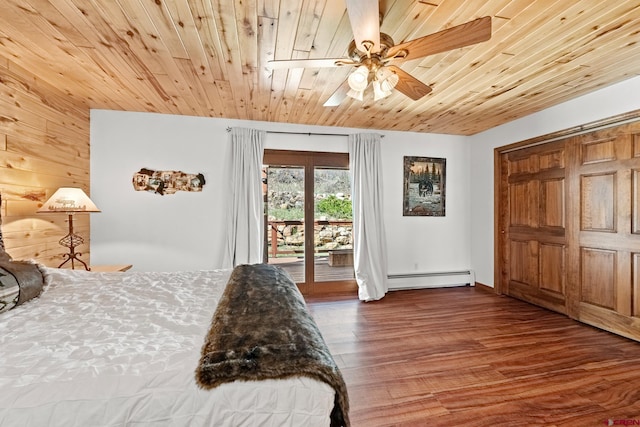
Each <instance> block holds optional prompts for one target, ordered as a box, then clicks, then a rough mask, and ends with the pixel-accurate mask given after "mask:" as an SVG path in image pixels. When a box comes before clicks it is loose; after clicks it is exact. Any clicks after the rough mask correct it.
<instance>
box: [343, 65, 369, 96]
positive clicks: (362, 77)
mask: <svg viewBox="0 0 640 427" xmlns="http://www.w3.org/2000/svg"><path fill="white" fill-rule="evenodd" d="M348 81H349V87H350V88H351V89H353V90H354V91H356V92H360V91H363V90H365V89H366V88H367V86H368V85H369V69H368V68H367V66H366V65H361V66H359V67H358V68H356V69H355V71H354V72H353V73H351V75H349V79H348Z"/></svg>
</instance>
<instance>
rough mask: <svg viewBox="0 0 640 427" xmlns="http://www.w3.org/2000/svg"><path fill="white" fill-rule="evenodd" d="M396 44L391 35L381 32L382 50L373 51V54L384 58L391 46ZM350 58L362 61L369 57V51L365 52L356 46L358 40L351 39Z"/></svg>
mask: <svg viewBox="0 0 640 427" xmlns="http://www.w3.org/2000/svg"><path fill="white" fill-rule="evenodd" d="M394 45H395V44H394V42H393V39H392V38H391V36H390V35H388V34H386V33H380V51H379V52H375V53H372V54H371V56H374V55H376V56H378V57H379V58H384V56H385V55H386V53H387V50H389V48H390V47H393V46H394ZM349 58H351V60H353V61H356V62H361V61H362V60H364V59H365V58H367V52H363V51H361V50H360V49H358V48H357V47H356V41H355V40H351V43H349Z"/></svg>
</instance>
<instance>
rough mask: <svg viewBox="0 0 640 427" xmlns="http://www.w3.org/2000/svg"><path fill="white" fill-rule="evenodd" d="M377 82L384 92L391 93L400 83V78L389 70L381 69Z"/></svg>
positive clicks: (377, 74)
mask: <svg viewBox="0 0 640 427" xmlns="http://www.w3.org/2000/svg"><path fill="white" fill-rule="evenodd" d="M376 80H378V81H379V82H380V88H381V90H382V91H384V92H391V90H393V88H394V87H396V85H397V84H398V82H399V81H400V77H399V76H398V75H397V74H396V73H394V72H393V71H389V70H388V69H387V68H384V67H383V68H380V69H379V70H378V72H377V73H376Z"/></svg>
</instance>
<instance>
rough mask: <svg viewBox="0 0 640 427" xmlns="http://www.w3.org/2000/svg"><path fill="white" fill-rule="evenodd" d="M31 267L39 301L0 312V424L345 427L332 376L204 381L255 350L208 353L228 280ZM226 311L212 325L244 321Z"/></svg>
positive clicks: (222, 274) (215, 275)
mask: <svg viewBox="0 0 640 427" xmlns="http://www.w3.org/2000/svg"><path fill="white" fill-rule="evenodd" d="M0 250H1V248H0ZM5 261H7V260H5ZM7 262H9V261H7ZM5 265H6V263H5ZM36 267H37V268H38V270H39V271H40V272H41V273H42V275H43V277H44V280H45V284H44V287H43V291H42V293H41V294H40V295H39V296H38V297H37V298H33V299H32V300H30V301H27V302H23V303H22V304H20V305H17V306H16V307H13V308H12V309H11V310H8V311H5V312H2V313H0V425H1V426H14V425H15V426H18V425H19V426H43V425H47V426H65V427H69V426H83V427H84V426H96V427H97V426H190V427H191V426H258V425H260V426H305V427H306V426H329V425H345V426H346V425H348V424H349V421H348V400H347V397H346V388H344V390H341V389H340V388H341V387H344V384H343V383H341V382H342V378H341V377H340V375H339V372H337V373H338V379H337V381H338V383H340V384H338V387H336V385H335V384H331V382H330V381H325V380H323V378H322V376H320V377H317V376H316V377H315V378H314V375H307V374H306V373H303V374H301V375H295V374H294V373H285V374H284V375H278V376H277V377H279V378H276V377H274V378H269V377H267V378H258V379H256V378H257V377H255V372H253V373H252V374H251V375H249V376H246V375H245V376H242V375H241V376H239V377H238V378H236V379H233V378H225V379H220V378H218V379H217V380H215V381H211V377H212V376H216V375H217V374H215V373H212V369H213V368H212V367H215V366H221V367H222V368H223V370H224V369H225V366H226V367H229V366H231V365H233V364H234V363H236V362H234V359H235V360H236V361H237V360H238V359H239V358H242V357H244V359H245V361H246V359H247V358H249V359H250V358H252V357H254V356H255V353H256V350H255V349H256V348H258V347H259V346H256V345H252V344H250V343H249V344H247V345H249V347H251V349H252V350H251V351H250V353H251V354H250V355H247V354H244V355H241V356H242V357H240V356H239V354H240V352H238V351H235V352H234V351H226V352H225V351H224V349H219V348H215V344H216V343H215V337H216V333H222V334H223V335H224V334H225V332H224V331H221V330H220V328H222V326H220V325H218V326H216V324H215V323H216V316H214V312H215V313H219V310H218V309H219V308H220V307H218V303H219V302H220V301H221V299H222V300H224V299H225V298H227V297H226V296H225V295H227V294H226V292H227V291H226V290H227V289H229V287H228V286H227V283H228V282H229V281H230V275H231V273H232V272H231V271H229V270H218V271H193V272H177V273H140V272H125V273H119V272H117V273H116V272H113V273H106V272H105V273H95V272H86V271H79V270H60V269H54V268H46V267H42V266H36ZM236 270H237V269H236ZM234 274H235V270H234ZM294 286H295V285H294ZM296 291H297V288H296ZM252 292H253V291H250V292H249V293H250V294H251V293H252ZM295 298H301V297H295ZM227 299H228V298H227ZM247 302H248V303H249V304H248V307H251V306H252V304H251V301H245V304H246V303H247ZM227 310H228V311H227V312H226V313H222V314H218V317H219V318H221V319H223V320H224V319H226V320H229V318H230V317H231V318H233V319H235V320H236V321H237V319H242V317H243V316H245V315H247V316H248V315H249V314H250V313H248V312H247V310H248V309H247V308H242V309H238V307H231V308H229V307H227ZM229 313H233V316H229ZM254 314H255V313H254ZM258 315H259V313H258ZM223 326H224V325H223ZM274 329H279V328H274ZM243 339H244V338H243ZM294 341H295V339H294ZM322 351H324V350H322ZM228 356H233V357H228ZM258 356H260V355H258ZM255 357H257V356H255ZM225 358H226V359H225ZM329 358H330V356H329ZM222 359H225V360H222ZM331 362H333V361H332V360H331ZM245 364H246V363H245ZM203 366H204V368H203ZM336 370H337V368H336ZM225 372H226V371H225ZM227 373H228V372H227ZM227 373H225V375H227ZM280 374H282V372H281V373H280ZM252 375H254V376H252ZM207 378H208V379H209V380H210V382H209V383H208V384H207V383H206V381H207ZM338 404H341V405H342V406H340V407H338V406H339V405H338ZM336 411H337V412H338V414H339V415H340V417H338V418H339V419H338V421H336V416H335V415H336Z"/></svg>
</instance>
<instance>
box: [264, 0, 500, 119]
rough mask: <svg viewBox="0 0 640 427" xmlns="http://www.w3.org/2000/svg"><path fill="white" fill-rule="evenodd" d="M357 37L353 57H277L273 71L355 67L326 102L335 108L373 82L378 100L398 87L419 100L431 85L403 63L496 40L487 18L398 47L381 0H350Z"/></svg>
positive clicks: (352, 45) (272, 63)
mask: <svg viewBox="0 0 640 427" xmlns="http://www.w3.org/2000/svg"><path fill="white" fill-rule="evenodd" d="M345 3H346V5H347V13H348V15H349V21H350V22H351V28H352V30H353V35H354V39H353V40H352V41H351V43H350V45H349V50H348V58H322V59H291V60H273V61H269V62H268V65H269V67H270V68H271V69H280V68H321V67H340V66H352V67H356V69H355V70H354V71H353V72H352V73H351V74H350V75H349V77H348V78H347V80H345V81H344V82H343V83H342V85H340V87H338V89H336V91H335V92H334V93H333V94H332V95H331V97H329V99H328V100H327V101H326V102H325V103H324V106H325V107H335V106H337V105H340V103H341V102H342V101H343V100H344V99H345V97H346V96H350V97H352V98H355V99H359V100H361V101H362V99H363V94H364V91H365V89H367V88H368V87H369V86H370V85H373V92H374V100H376V101H377V100H378V99H382V98H384V97H386V96H389V95H391V91H392V89H394V88H395V89H397V90H398V91H400V92H402V93H403V94H405V95H406V96H408V97H409V98H411V99H413V100H418V99H420V98H422V97H423V96H425V95H426V94H428V93H429V92H431V88H430V87H429V86H427V85H426V84H424V83H422V82H421V81H420V80H418V79H416V78H415V77H413V76H412V75H410V74H409V73H407V72H405V71H403V70H402V69H401V68H400V67H398V65H399V64H402V63H403V62H405V61H409V60H412V59H417V58H423V57H425V56H428V55H433V54H436V53H440V52H446V51H448V50H452V49H457V48H460V47H464V46H469V45H472V44H476V43H480V42H483V41H487V40H489V39H490V38H491V17H490V16H485V17H483V18H478V19H476V20H473V21H470V22H467V23H465V24H462V25H458V26H455V27H451V28H447V29H446V30H442V31H439V32H437V33H433V34H430V35H428V36H424V37H420V38H417V39H414V40H410V41H408V42H404V43H400V44H399V45H395V44H394V42H393V39H392V38H391V37H390V36H389V35H387V34H385V33H381V32H380V12H379V6H378V0H345Z"/></svg>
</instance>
